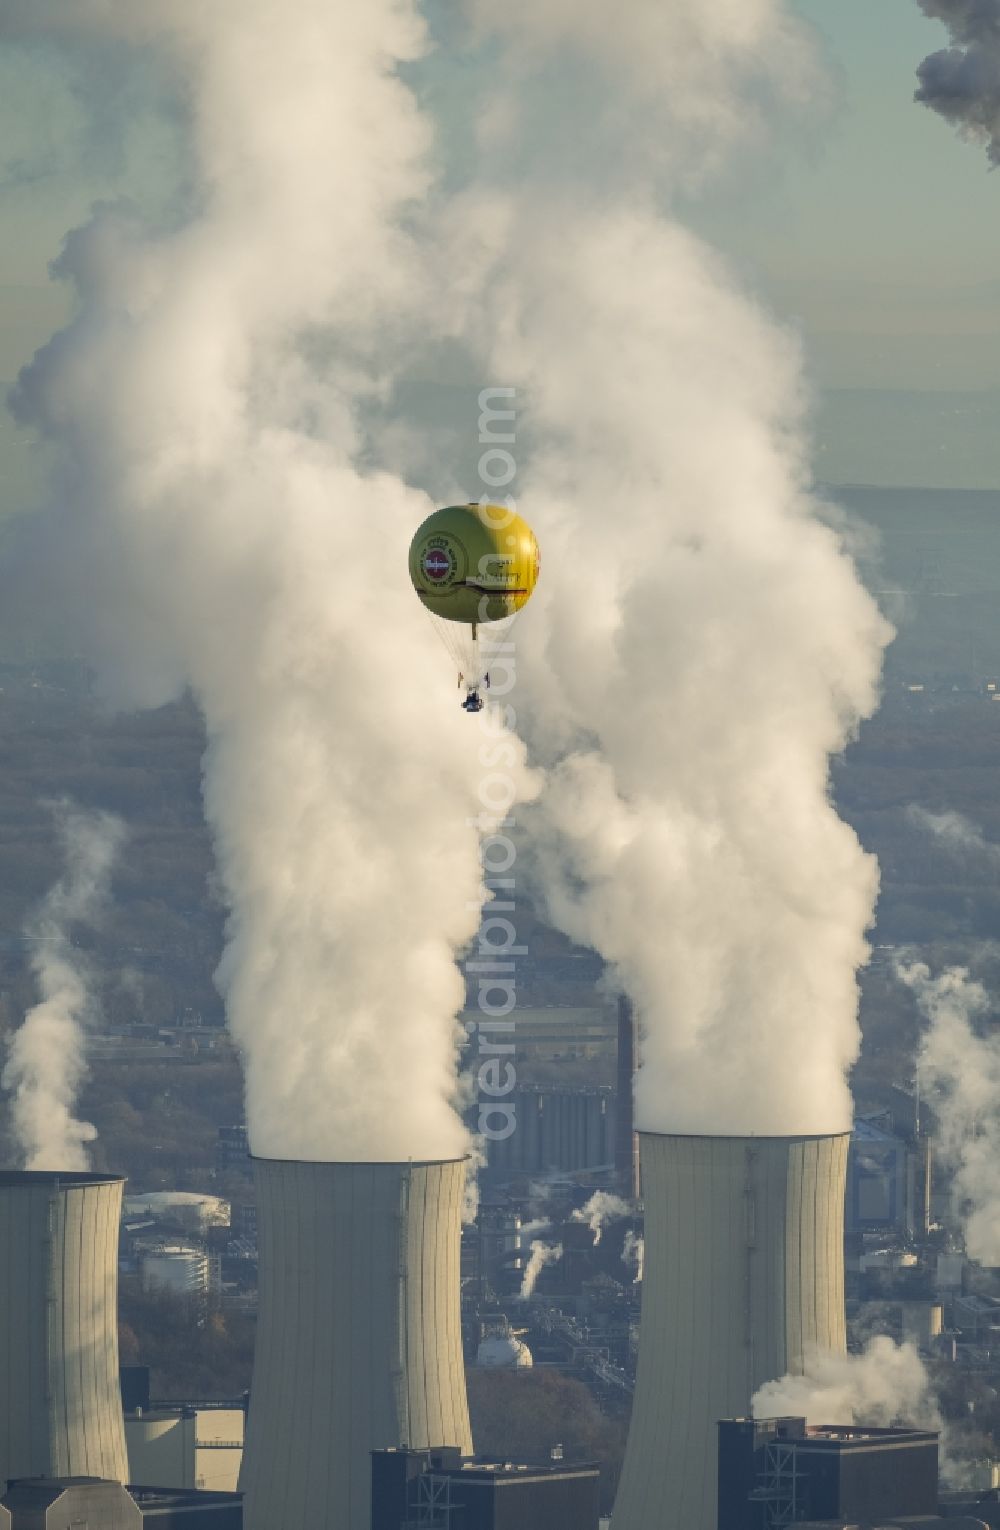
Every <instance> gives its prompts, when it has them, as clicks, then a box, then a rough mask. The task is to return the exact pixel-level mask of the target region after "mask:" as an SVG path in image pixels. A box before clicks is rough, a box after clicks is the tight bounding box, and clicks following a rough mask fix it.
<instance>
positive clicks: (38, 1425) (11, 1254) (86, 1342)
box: [0, 1170, 126, 1482]
mask: <svg viewBox="0 0 1000 1530" xmlns="http://www.w3.org/2000/svg"><path fill="white" fill-rule="evenodd" d="M124 1183H125V1182H124V1180H122V1179H117V1178H115V1177H114V1176H113V1175H108V1174H84V1173H66V1174H59V1173H47V1172H45V1173H41V1172H14V1171H10V1170H6V1171H3V1172H0V1250H2V1256H0V1377H2V1383H0V1385H2V1393H0V1482H5V1481H7V1480H8V1479H10V1478H14V1477H103V1478H106V1479H110V1480H113V1481H116V1482H124V1481H125V1477H126V1455H125V1424H124V1417H123V1414H122V1400H121V1391H120V1388H119V1384H118V1227H119V1222H120V1220H121V1205H122V1187H123V1185H124Z"/></svg>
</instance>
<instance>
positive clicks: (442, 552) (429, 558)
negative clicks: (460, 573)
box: [420, 543, 455, 584]
mask: <svg viewBox="0 0 1000 1530" xmlns="http://www.w3.org/2000/svg"><path fill="white" fill-rule="evenodd" d="M420 566H421V568H422V569H423V571H424V573H425V574H426V575H427V578H428V579H429V580H430V581H431V583H432V584H444V583H445V581H446V580H448V579H450V578H451V577H452V575H453V574H454V572H455V558H454V555H453V553H452V552H451V551H450V549H449V548H448V547H446V546H445V545H444V544H443V543H438V544H436V545H434V544H432V545H431V546H430V547H428V548H426V549H425V551H424V554H423V557H422V558H421V560H420Z"/></svg>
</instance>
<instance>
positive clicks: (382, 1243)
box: [240, 1159, 472, 1530]
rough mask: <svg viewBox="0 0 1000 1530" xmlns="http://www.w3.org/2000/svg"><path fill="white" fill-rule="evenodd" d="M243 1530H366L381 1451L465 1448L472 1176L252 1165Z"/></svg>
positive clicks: (448, 1170)
mask: <svg viewBox="0 0 1000 1530" xmlns="http://www.w3.org/2000/svg"><path fill="white" fill-rule="evenodd" d="M255 1172H256V1180H257V1227H258V1238H259V1248H260V1307H259V1313H258V1320H257V1345H256V1354H255V1358H254V1373H253V1387H252V1389H251V1393H250V1413H249V1418H248V1420H247V1434H246V1447H245V1450H244V1454H243V1468H242V1471H241V1473H240V1489H241V1490H242V1492H244V1493H245V1495H246V1497H245V1500H244V1524H245V1526H246V1530H278V1527H280V1530H370V1523H371V1456H370V1452H371V1451H372V1450H373V1449H375V1448H376V1447H385V1446H393V1445H404V1444H405V1445H410V1446H413V1447H416V1448H420V1447H424V1446H430V1445H457V1446H460V1447H461V1449H462V1450H463V1452H464V1453H466V1454H468V1453H469V1452H470V1451H471V1449H472V1439H471V1434H470V1431H469V1410H468V1403H467V1400H466V1393H465V1366H464V1362H463V1358H462V1336H461V1318H460V1276H459V1255H460V1244H461V1209H462V1195H463V1191H464V1185H465V1165H464V1163H463V1162H462V1161H461V1160H458V1161H454V1162H444V1163H421V1164H416V1163H415V1164H394V1163H360V1164H352V1163H292V1162H282V1161H278V1160H275V1159H256V1160H255Z"/></svg>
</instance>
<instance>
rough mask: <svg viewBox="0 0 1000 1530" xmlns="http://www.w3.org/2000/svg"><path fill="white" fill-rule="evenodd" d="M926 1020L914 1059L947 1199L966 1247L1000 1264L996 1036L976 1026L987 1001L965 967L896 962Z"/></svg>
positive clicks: (999, 1052)
mask: <svg viewBox="0 0 1000 1530" xmlns="http://www.w3.org/2000/svg"><path fill="white" fill-rule="evenodd" d="M897 972H898V975H899V977H900V978H901V980H902V981H903V982H904V983H905V984H906V985H907V986H908V987H909V988H911V989H912V990H913V992H914V994H915V995H916V999H917V1003H918V1005H919V1007H920V1010H921V1013H922V1014H923V1016H924V1017H925V1019H926V1022H927V1025H926V1029H925V1030H924V1033H923V1037H922V1038H921V1043H920V1052H919V1057H918V1063H917V1070H918V1077H919V1079H920V1085H921V1089H922V1091H923V1093H924V1094H925V1095H926V1097H927V1099H928V1101H929V1103H930V1104H931V1106H932V1108H933V1110H934V1113H935V1116H936V1117H937V1122H938V1153H939V1155H940V1157H941V1159H942V1160H943V1162H944V1163H946V1164H947V1165H948V1166H949V1167H950V1168H951V1169H952V1171H953V1177H952V1187H951V1188H952V1200H953V1205H954V1210H955V1214H956V1216H957V1217H958V1219H959V1221H960V1222H961V1224H962V1228H963V1231H964V1233H965V1242H966V1248H967V1249H968V1252H969V1253H970V1254H971V1255H972V1257H973V1258H974V1259H978V1260H980V1261H981V1262H982V1263H983V1264H986V1265H991V1266H992V1265H998V1264H1000V1037H998V1036H997V1035H996V1034H995V1032H986V1033H985V1034H984V1033H983V1031H982V1021H983V1020H984V1018H985V1017H986V1016H987V1015H988V1014H989V1013H990V1012H991V1010H992V1008H993V1005H992V1003H991V1001H990V998H989V995H988V994H987V992H986V989H985V988H984V987H983V985H982V984H981V983H978V982H976V980H975V979H974V978H972V977H971V976H970V974H969V972H968V970H967V969H966V968H965V967H949V968H947V969H946V970H945V971H943V972H940V973H938V974H937V975H936V976H935V975H933V974H932V973H931V970H930V968H929V967H928V966H927V965H926V963H924V962H910V963H906V962H901V963H900V964H899V965H898V966H897Z"/></svg>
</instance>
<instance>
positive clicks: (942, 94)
mask: <svg viewBox="0 0 1000 1530" xmlns="http://www.w3.org/2000/svg"><path fill="white" fill-rule="evenodd" d="M917 3H918V4H919V6H920V9H921V10H922V11H923V13H924V15H925V16H931V17H934V18H935V19H936V20H939V21H943V22H944V24H945V26H946V27H947V28H948V32H949V34H950V38H951V43H952V46H951V47H950V48H941V49H940V50H939V51H938V52H936V53H931V54H930V55H929V56H928V57H927V58H925V59H924V61H923V63H922V64H921V65H920V66H919V68H918V69H917V78H918V79H919V81H920V85H919V87H918V89H917V92H916V97H915V99H916V100H917V101H922V102H923V104H924V105H925V106H929V107H931V109H932V110H933V111H936V112H939V113H940V114H941V116H942V117H944V118H945V120H946V121H948V122H951V123H954V125H955V127H957V128H958V130H959V132H960V133H962V135H963V136H964V137H966V138H971V139H974V140H975V141H977V142H979V143H983V144H985V146H986V154H987V157H988V159H989V161H990V163H991V164H993V165H996V164H1000V0H917Z"/></svg>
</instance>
